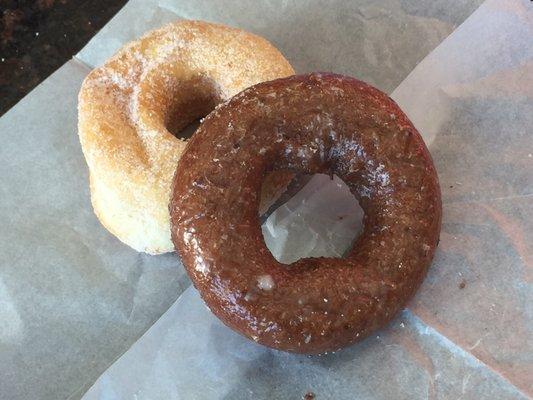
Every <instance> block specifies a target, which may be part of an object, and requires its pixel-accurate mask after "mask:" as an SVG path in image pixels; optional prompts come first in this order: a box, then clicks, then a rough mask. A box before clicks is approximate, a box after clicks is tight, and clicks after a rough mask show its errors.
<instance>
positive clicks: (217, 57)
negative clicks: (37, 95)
mask: <svg viewBox="0 0 533 400" xmlns="http://www.w3.org/2000/svg"><path fill="white" fill-rule="evenodd" d="M293 73H294V71H293V69H292V67H291V66H290V65H289V63H288V62H287V61H286V60H285V58H283V56H282V55H281V54H280V53H279V51H278V50H276V49H275V48H274V47H273V46H272V45H271V44H270V43H268V42H267V41H266V40H265V39H263V38H260V37H258V36H255V35H253V34H251V33H247V32H244V31H242V30H239V29H234V28H229V27H227V26H223V25H217V24H211V23H207V22H200V21H179V22H176V23H172V24H169V25H167V26H165V27H163V28H160V29H157V30H154V31H152V32H150V33H148V34H147V35H145V36H144V37H142V38H141V39H140V40H137V41H135V42H132V43H130V44H128V45H126V46H124V47H123V48H122V49H121V50H119V51H118V53H117V54H116V55H115V56H114V57H112V58H111V59H110V60H109V61H107V62H106V63H105V64H104V65H103V66H102V67H100V68H97V69H95V70H93V71H92V72H91V73H90V74H89V75H88V76H87V78H86V79H85V81H84V82H83V85H82V88H81V91H80V94H79V125H78V128H79V136H80V141H81V144H82V149H83V153H84V155H85V158H86V160H87V164H88V166H89V172H90V189H91V200H92V204H93V208H94V211H95V213H96V215H97V216H98V218H99V219H100V221H101V222H102V224H103V225H104V226H105V227H106V228H107V229H108V230H109V231H110V232H111V233H113V234H114V235H115V236H117V237H118V238H119V239H120V240H121V241H123V242H124V243H126V244H128V245H129V246H131V247H133V248H134V249H136V250H138V251H144V252H147V253H150V254H157V253H164V252H168V251H172V250H173V245H172V242H171V240H170V225H169V215H168V201H169V197H170V186H171V181H172V175H173V173H174V170H175V168H176V164H177V162H178V160H179V158H180V156H181V153H182V152H183V149H184V148H185V144H186V141H185V140H181V139H179V138H177V137H175V136H174V135H173V134H172V133H171V132H173V133H175V132H179V131H180V130H181V129H183V128H184V127H186V126H187V125H189V124H190V123H191V122H193V121H194V120H196V119H198V118H200V117H203V116H205V115H207V114H208V113H209V112H210V111H212V110H213V109H214V107H215V106H216V105H217V104H218V103H220V102H222V101H224V100H226V99H228V98H230V97H231V96H233V95H234V94H236V93H238V92H239V91H241V90H242V89H244V88H246V87H248V86H251V85H253V84H256V83H258V82H262V81H265V80H271V79H275V78H279V77H284V76H288V75H292V74H293Z"/></svg>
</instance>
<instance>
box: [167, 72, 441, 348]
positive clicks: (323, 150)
mask: <svg viewBox="0 0 533 400" xmlns="http://www.w3.org/2000/svg"><path fill="white" fill-rule="evenodd" d="M280 169H281V170H283V169H289V170H292V171H295V172H300V173H306V174H315V173H328V174H336V175H337V176H339V177H340V178H342V179H343V180H344V181H345V182H346V184H347V185H348V187H349V188H350V190H351V191H352V193H353V194H354V196H355V197H356V199H357V200H358V201H359V203H360V205H361V207H362V209H363V210H364V212H365V217H364V228H363V232H362V233H361V235H360V236H359V237H358V238H357V240H356V242H355V244H354V246H353V248H352V250H351V251H350V252H349V254H348V255H347V256H346V257H345V258H306V259H300V260H298V261H296V262H294V263H292V264H290V265H284V264H281V263H279V262H278V261H276V259H275V258H274V257H273V256H272V254H271V253H270V251H269V250H268V248H267V247H266V245H265V242H264V240H263V236H262V233H261V228H260V224H259V219H258V218H259V217H258V213H257V207H258V202H259V191H260V188H261V183H262V182H263V179H264V177H265V175H266V174H267V173H268V172H269V171H272V170H280ZM169 207H170V213H171V232H172V240H173V242H174V244H175V246H176V249H177V250H178V252H179V254H180V256H181V258H182V260H183V263H184V265H185V267H186V269H187V272H188V274H189V275H190V277H191V279H192V281H193V283H194V285H195V286H196V288H197V289H198V290H199V291H200V294H201V296H202V298H203V299H204V301H205V302H206V304H207V305H208V306H209V308H210V309H211V310H212V311H213V313H214V314H215V315H216V316H217V317H218V318H220V319H221V320H222V321H223V322H224V323H225V324H226V325H228V326H229V327H231V328H233V329H234V330H236V331H237V332H240V333H241V334H242V335H244V336H246V337H248V338H251V339H253V340H255V341H257V342H259V343H261V344H263V345H266V346H269V347H273V348H276V349H280V350H285V351H290V352H298V353H308V354H314V353H322V352H327V351H331V350H336V349H339V348H341V347H343V346H346V345H349V344H351V343H354V342H356V341H358V340H360V339H362V338H364V337H365V336H367V335H369V334H370V333H371V332H372V331H374V330H376V329H378V328H379V327H382V326H383V325H384V324H386V323H387V322H388V321H389V320H390V319H392V318H393V317H394V315H395V314H396V313H397V312H398V311H399V310H400V309H402V308H403V307H404V306H405V304H406V302H407V300H408V299H409V298H411V296H413V294H414V293H415V291H416V289H417V288H418V287H419V285H420V284H421V282H422V280H423V278H424V276H425V275H426V271H427V269H428V267H429V265H430V263H431V260H432V258H433V254H434V251H435V248H436V246H437V243H438V240H439V233H440V224H441V198H440V188H439V184H438V178H437V174H436V171H435V168H434V166H433V162H432V160H431V157H430V155H429V153H428V150H427V148H426V146H425V144H424V142H423V140H422V138H421V137H420V135H419V134H418V132H417V131H416V129H415V128H414V126H413V125H412V124H411V122H410V121H409V120H408V119H407V117H406V116H405V114H404V113H403V112H402V111H401V110H400V108H399V107H398V106H397V105H396V104H395V103H394V102H393V101H392V100H391V99H390V98H389V97H387V96H386V95H385V94H384V93H382V92H380V91H379V90H377V89H375V88H373V87H371V86H369V85H367V84H365V83H363V82H361V81H358V80H356V79H354V78H350V77H346V76H341V75H335V74H321V73H314V74H310V75H301V76H292V77H288V78H284V79H278V80H274V81H272V82H266V83H260V84H258V85H256V86H253V87H251V88H248V89H246V90H244V91H243V92H241V93H240V94H238V95H236V96H235V97H233V98H232V99H230V100H229V102H227V103H225V104H224V105H222V106H221V107H220V108H218V109H217V110H215V111H214V112H213V113H211V114H210V115H209V116H208V117H207V118H206V119H205V121H204V122H203V123H202V124H201V125H200V127H199V129H198V130H197V131H196V133H195V136H194V137H193V139H192V140H191V141H190V143H189V145H188V147H187V149H186V150H185V152H184V154H183V155H182V158H181V160H180V162H179V165H178V168H177V170H176V174H175V177H174V181H173V192H172V199H171V202H170V206H169Z"/></svg>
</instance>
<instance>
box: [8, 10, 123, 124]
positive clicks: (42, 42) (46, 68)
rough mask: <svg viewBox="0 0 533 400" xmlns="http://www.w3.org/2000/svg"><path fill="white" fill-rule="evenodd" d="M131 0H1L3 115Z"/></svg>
mask: <svg viewBox="0 0 533 400" xmlns="http://www.w3.org/2000/svg"><path fill="white" fill-rule="evenodd" d="M124 4H126V0H92V1H89V0H36V1H33V0H23V1H16V0H0V93H1V94H2V95H1V96H0V115H2V114H4V113H5V112H6V111H7V110H9V109H10V108H11V107H12V106H13V105H15V103H16V102H18V101H19V100H20V99H21V98H22V97H24V96H25V95H26V94H27V93H28V92H29V91H30V90H31V89H33V88H34V87H35V86H37V85H38V84H39V83H40V82H42V81H43V80H44V79H45V78H47V77H48V76H49V75H50V74H51V73H52V72H54V71H55V70H56V69H57V68H59V67H60V66H61V65H63V64H64V63H65V62H66V61H68V60H69V59H70V58H71V57H72V56H73V55H74V54H76V53H77V52H78V51H79V50H80V49H81V48H82V47H83V46H84V45H85V44H86V43H87V42H88V41H89V39H91V37H93V36H94V35H95V34H96V33H97V32H98V31H99V30H100V29H101V28H102V26H104V25H105V24H106V23H107V21H109V19H110V18H111V17H113V15H115V14H116V13H117V12H118V11H119V10H120V8H121V7H122V6H123V5H124Z"/></svg>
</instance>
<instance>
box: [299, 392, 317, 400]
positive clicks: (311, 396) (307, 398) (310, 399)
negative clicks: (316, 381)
mask: <svg viewBox="0 0 533 400" xmlns="http://www.w3.org/2000/svg"><path fill="white" fill-rule="evenodd" d="M315 397H316V396H315V394H314V393H313V392H307V393H306V394H304V396H303V397H302V399H303V400H313V399H314V398H315Z"/></svg>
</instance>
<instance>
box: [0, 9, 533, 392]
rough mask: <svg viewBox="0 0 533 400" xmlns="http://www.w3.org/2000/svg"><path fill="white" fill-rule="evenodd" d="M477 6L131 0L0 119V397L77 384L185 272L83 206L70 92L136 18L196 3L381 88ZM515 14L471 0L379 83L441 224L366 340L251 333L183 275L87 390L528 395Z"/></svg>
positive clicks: (526, 14) (524, 69)
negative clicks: (273, 339)
mask: <svg viewBox="0 0 533 400" xmlns="http://www.w3.org/2000/svg"><path fill="white" fill-rule="evenodd" d="M479 4H480V0H461V1H457V2H454V4H453V7H450V6H449V2H448V1H444V0H441V1H430V0H424V1H415V0H384V1H380V2H379V3H378V2H374V1H355V2H353V1H340V0H339V1H335V2H328V3H327V4H325V3H324V2H319V1H311V0H309V1H298V2H296V1H268V2H252V1H251V0H249V1H225V2H223V3H222V2H217V1H214V0H212V1H207V0H202V1H192V0H191V1H169V0H165V1H160V2H159V3H158V2H157V1H155V0H146V1H141V0H134V1H130V2H129V3H128V4H127V5H126V7H125V8H124V9H123V10H122V11H121V12H120V13H119V14H118V15H117V16H116V17H115V18H114V19H113V20H112V21H111V22H110V23H109V24H108V25H107V26H106V27H105V28H104V29H103V30H102V31H101V32H100V33H99V34H98V35H97V36H96V37H95V38H94V39H93V40H92V41H91V42H90V43H89V45H88V46H87V47H86V48H85V49H83V51H82V52H80V54H79V55H78V56H77V57H76V59H75V60H73V61H71V62H69V63H67V64H66V65H65V66H64V67H62V68H61V69H59V70H58V71H57V72H56V73H55V74H54V75H52V76H51V77H50V78H49V79H48V80H47V81H45V82H44V83H43V84H41V85H40V86H39V87H38V88H37V89H36V90H34V91H33V92H32V93H31V94H30V95H29V96H28V97H26V98H25V99H24V100H23V101H21V102H20V103H19V104H18V105H17V106H15V107H14V108H13V109H12V110H11V111H10V112H8V113H7V114H6V115H5V116H4V117H2V118H0V137H1V139H2V146H0V165H1V167H0V168H1V174H0V193H1V196H0V227H1V228H0V399H10V400H11V399H29V398H31V399H34V398H39V399H67V398H68V399H77V398H80V397H81V396H82V395H83V393H84V392H85V391H86V390H87V388H88V387H89V386H90V385H91V384H92V383H93V382H94V381H95V380H96V378H97V377H98V376H99V375H100V374H101V373H102V372H104V370H105V369H106V368H107V367H108V366H109V365H110V364H111V363H113V361H115V360H116V359H117V358H118V357H120V355H121V354H122V353H124V351H126V350H127V349H128V348H129V347H130V346H131V345H132V343H134V342H135V340H137V339H138V338H139V336H141V335H142V334H143V333H144V332H145V331H146V329H148V328H149V327H150V325H152V324H153V322H154V321H156V320H157V318H158V317H159V316H160V315H161V314H162V313H164V312H165V310H167V309H168V307H169V306H170V305H171V304H172V303H173V302H174V301H175V300H176V298H178V296H179V295H180V294H181V293H182V291H183V290H185V288H187V287H188V286H189V282H188V279H187V277H186V275H185V274H184V271H183V267H182V266H181V263H180V261H179V259H177V257H176V256H175V255H172V254H169V255H164V256H158V257H151V256H147V255H144V254H138V253H136V252H134V251H133V250H131V249H129V248H128V247H126V246H124V245H123V244H121V243H120V242H119V241H118V240H116V239H115V238H114V237H113V236H112V235H110V234H109V233H107V231H106V230H105V229H104V228H102V226H101V225H100V224H99V222H98V221H97V219H96V218H95V217H94V215H93V213H92V209H91V206H90V201H89V195H88V187H87V170H86V166H85V163H84V160H83V156H82V154H81V150H80V148H79V144H78V139H77V135H76V114H77V113H76V95H77V92H78V90H79V86H80V84H81V80H82V79H83V77H84V76H85V75H86V74H87V73H88V71H89V70H90V68H92V67H93V66H95V65H98V64H100V63H102V62H103V61H104V60H105V59H106V58H107V57H108V56H110V55H111V54H112V53H113V52H114V51H115V50H116V49H118V47H120V46H121V45H122V44H124V43H125V42H127V41H129V40H132V39H134V38H136V37H138V36H140V35H141V34H142V33H143V32H145V31H146V30H147V29H150V28H153V27H158V26H160V25H161V24H162V23H164V22H168V21H171V20H174V19H176V18H199V19H207V20H212V21H215V22H223V23H228V24H232V25H235V26H238V27H242V28H245V29H248V30H250V31H252V32H256V33H259V34H261V35H263V36H265V37H266V38H267V39H269V40H270V41H272V42H273V43H274V44H276V45H277V46H279V48H280V49H281V50H282V51H283V53H284V54H285V55H286V57H287V58H288V59H289V60H290V61H291V62H292V63H293V65H294V66H295V67H296V69H297V70H298V71H299V72H304V71H311V70H333V71H336V72H341V73H346V74H350V75H353V76H356V77H359V78H360V79H364V80H366V81H368V82H370V83H372V84H374V85H376V86H377V87H379V88H381V89H382V90H385V91H388V92H390V91H392V90H393V89H394V88H395V87H396V86H397V85H398V84H400V83H401V82H402V80H403V79H404V78H405V77H406V76H407V74H408V73H409V72H411V71H412V70H413V68H414V67H415V66H416V64H417V63H418V62H420V61H421V60H422V59H423V58H424V57H425V56H426V55H427V54H428V52H429V51H430V50H432V49H433V48H435V46H437V45H438V44H439V43H440V42H441V41H442V40H443V39H444V38H445V37H446V36H447V35H448V34H450V33H451V32H452V31H453V29H454V28H455V27H456V26H457V25H459V24H460V23H461V22H462V21H463V20H464V19H465V18H466V17H467V16H468V15H469V14H470V12H472V11H473V10H474V9H475V8H476V7H477V5H479ZM496 4H500V6H499V8H495V7H496ZM500 16H502V17H501V18H500ZM502 24H504V25H502ZM531 26H532V23H531V6H530V4H529V2H527V1H523V2H522V3H520V2H518V1H503V2H498V3H496V2H495V1H492V2H491V3H489V4H485V5H484V6H483V7H482V8H481V9H480V10H478V11H477V12H476V14H475V15H473V16H472V17H471V18H470V20H469V21H468V23H467V24H465V25H463V26H461V27H460V28H459V30H457V31H456V32H454V34H453V35H452V37H451V38H449V39H447V40H446V41H445V42H444V43H443V44H442V45H441V46H439V47H438V48H437V50H436V51H435V52H434V53H432V54H431V55H430V56H429V57H428V58H427V59H425V60H424V61H423V62H422V63H421V64H420V66H419V67H417V68H416V69H415V70H414V71H413V73H412V74H411V75H410V76H409V77H408V79H407V80H406V81H404V82H403V83H402V84H401V85H400V86H399V87H398V89H397V90H396V91H395V92H394V98H395V99H396V100H398V101H399V102H400V103H401V105H402V107H403V108H404V109H405V110H406V111H407V112H408V114H409V115H410V116H411V117H412V118H413V120H414V122H415V124H416V125H417V126H419V128H420V130H421V131H422V133H423V135H425V137H426V138H436V139H435V141H434V143H433V145H432V146H431V150H432V153H433V154H434V156H435V161H436V163H437V165H438V168H439V172H440V173H441V180H442V181H443V189H444V198H445V203H446V205H445V221H444V222H445V224H444V233H443V239H442V241H441V249H440V251H439V253H438V255H437V260H436V262H435V266H434V267H433V268H432V270H431V273H430V275H429V277H428V279H427V280H426V282H425V283H424V285H423V287H422V288H421V291H420V294H419V295H418V296H417V298H416V299H415V301H414V302H413V304H412V306H411V311H406V312H405V313H404V314H403V315H402V316H401V317H400V319H398V320H397V321H396V322H395V323H394V324H393V325H392V326H391V327H389V328H387V329H386V330H385V331H384V332H381V333H380V334H379V336H380V338H377V337H373V338H370V339H368V340H367V341H365V342H363V343H362V344H360V345H358V346H355V347H352V348H350V349H348V350H345V351H343V352H340V353H338V354H336V355H333V356H331V355H330V356H327V357H321V358H318V359H317V358H312V359H307V358H305V357H299V356H290V355H287V354H283V353H278V352H275V351H270V350H266V349H263V348H261V347H259V346H257V345H255V344H253V343H249V342H248V341H246V340H245V339H242V338H240V337H239V336H237V335H236V334H234V333H233V332H231V331H229V330H228V329H226V328H225V327H223V326H221V325H220V323H219V322H218V321H217V320H216V319H215V318H214V317H212V316H211V315H210V313H208V312H207V310H205V308H203V305H202V304H201V302H200V300H199V298H198V296H197V295H196V293H195V292H194V289H192V288H190V289H187V291H186V292H185V294H184V296H183V297H182V298H180V300H179V301H178V302H177V303H175V304H174V305H173V306H172V307H171V309H170V310H169V311H168V313H167V314H165V316H164V318H163V319H161V320H160V321H158V322H157V323H156V325H154V327H153V328H152V329H150V330H149V331H148V333H147V334H146V335H145V336H143V338H141V339H140V340H139V341H138V342H137V343H136V344H135V345H134V347H132V349H131V350H130V351H128V352H127V353H126V354H125V355H124V356H123V357H122V358H120V359H119V360H118V361H117V363H116V364H114V365H113V366H112V367H111V368H110V369H109V370H108V371H107V372H106V373H105V374H104V375H103V376H102V378H101V379H100V380H98V382H97V383H96V385H95V386H94V387H93V389H91V391H90V392H89V393H88V394H87V397H88V398H95V397H96V398H101V399H107V398H152V399H153V398H165V399H169V398H185V399H191V398H194V399H196V398H206V397H205V396H206V393H207V394H208V395H209V397H208V398H210V399H211V398H228V399H238V398H274V399H275V398H298V396H301V395H303V394H304V392H305V391H306V390H313V391H315V392H316V394H317V398H318V399H320V398H332V397H335V396H336V395H337V397H336V398H365V399H366V398H369V399H372V398H462V399H467V398H480V399H483V398H503V399H505V398H524V397H525V396H527V395H528V394H529V395H531V379H528V377H530V376H531V375H532V350H531V348H532V345H531V337H532V335H531V333H532V332H531V330H532V328H531V318H532V315H531V314H532V310H531V307H530V306H529V305H530V304H531V300H532V298H531V286H530V285H531V283H530V282H531V277H530V275H531V271H530V270H529V271H528V268H531V252H532V251H531V243H533V240H532V237H531V236H532V232H533V227H532V223H531V216H532V210H531V201H530V202H528V201H527V200H528V197H527V196H530V195H531V176H532V175H533V174H532V173H531V172H532V165H531V161H530V160H531V159H527V158H524V155H525V156H526V157H528V155H529V153H531V147H532V145H531V128H530V127H531V126H532V124H531V112H530V110H531V93H532V85H531V77H530V75H528V74H529V73H530V71H531V68H528V65H530V64H527V62H528V60H529V62H531V58H532V57H531V37H532V28H531ZM506 30H509V33H508V32H507V31H506ZM463 42H464V43H466V44H467V46H466V47H465V46H462V44H461V43H463ZM492 46H495V47H494V48H493V47H492ZM494 51H497V52H498V54H496V53H494ZM448 66H449V67H450V75H448V73H447V69H446V68H447V67H448ZM476 71H477V72H476ZM498 73H501V75H498ZM485 77H488V78H490V79H485V80H484V78H485ZM509 81H510V82H512V84H511V85H507V84H505V85H502V84H501V83H502V82H509ZM426 89H427V90H426ZM445 89H446V90H447V91H445ZM426 117H427V118H426ZM528 118H529V119H528ZM432 121H434V122H435V123H434V124H433V123H432ZM437 122H438V123H437ZM498 140H499V142H498ZM441 143H442V144H441ZM436 144H439V149H437V148H436ZM463 144H464V146H463ZM480 145H481V146H480ZM479 146H480V147H481V149H482V150H483V151H480V152H479V153H477V150H478V149H477V147H479ZM528 149H529V150H528ZM474 150H475V151H474ZM500 166H501V168H500ZM465 171H468V172H469V174H465ZM462 177H466V178H468V179H465V178H462ZM462 180H464V181H465V182H461V181H462ZM452 181H453V182H454V183H453V184H452V183H451V182H452ZM455 182H457V184H455ZM461 183H462V184H461ZM452 185H453V186H454V188H453V189H452V188H449V189H448V188H447V186H452ZM310 187H311V188H312V186H310ZM310 187H307V188H305V190H309V188H310ZM472 191H474V192H476V193H477V195H476V193H471V192H472ZM312 192H313V193H315V198H316V200H317V203H311V204H315V205H316V204H320V202H321V201H323V200H324V198H323V197H321V195H320V194H319V193H316V191H312ZM327 193H331V192H330V191H329V190H328V191H327ZM335 193H336V194H335V196H338V195H339V194H338V193H337V192H335ZM299 195H301V194H299ZM340 197H341V198H343V199H345V197H343V196H342V194H341V196H340ZM292 203H294V202H292ZM292 203H291V204H292ZM339 204H340V203H339ZM345 204H346V205H347V207H348V208H350V207H353V203H349V202H346V203H345ZM284 210H285V211H287V210H286V209H284V208H282V209H281V210H279V211H278V212H277V213H275V214H273V215H272V216H271V220H270V221H271V222H272V221H274V222H275V224H274V225H272V226H271V231H272V232H278V233H279V232H281V231H282V230H283V228H284V225H283V224H289V223H290V224H292V228H291V229H287V232H288V233H293V234H292V236H291V235H288V236H287V238H288V239H287V240H286V243H285V245H284V246H280V247H279V248H280V249H282V251H281V254H279V256H280V257H283V256H285V257H287V258H288V259H290V257H291V254H292V257H294V254H295V253H294V250H295V249H294V246H291V245H290V243H293V244H294V242H293V239H292V238H294V237H296V236H295V235H294V232H295V230H294V226H295V224H297V223H298V222H297V221H298V218H296V217H297V215H296V213H295V214H293V213H285V214H283V213H282V212H285V211H284ZM339 211H342V207H339ZM303 214H305V213H303ZM283 215H284V216H285V217H284V218H279V217H280V216H283ZM339 215H340V214H338V213H331V217H332V219H333V218H334V217H338V216H339ZM350 218H351V219H350ZM276 221H278V222H276ZM282 221H284V222H282ZM280 222H282V223H280ZM332 222H337V223H338V220H337V221H332ZM344 224H346V225H344ZM350 224H352V225H350ZM356 224H357V218H356V217H354V216H353V214H350V215H349V218H347V219H346V220H345V221H344V222H342V223H341V225H340V227H341V228H342V229H338V227H339V225H337V228H333V230H331V229H330V230H328V233H329V234H330V236H331V237H330V238H329V239H327V238H326V240H320V238H319V237H318V236H317V235H319V234H320V232H319V230H318V229H317V230H315V231H313V233H312V235H313V237H314V239H313V240H314V243H315V244H316V246H313V249H314V250H316V251H326V252H329V251H331V252H336V253H341V252H342V250H343V248H344V246H347V245H348V244H349V242H350V240H351V238H350V235H349V233H350V232H351V229H357V228H356ZM287 226H288V225H287ZM300 232H302V230H301V229H300ZM304 232H305V231H304ZM309 232H311V231H309ZM332 232H334V234H333V235H332ZM339 232H340V233H341V234H340V235H339ZM343 232H344V233H343ZM298 237H299V238H300V239H302V237H300V236H298ZM267 240H268V238H267ZM328 240H329V242H328ZM278 245H279V241H278ZM320 246H321V247H320ZM291 247H292V249H291ZM299 249H300V250H301V248H299ZM317 249H318V250H317ZM291 252H292V253H291ZM331 254H333V253H331ZM528 274H529V275H528ZM463 279H465V281H466V286H465V288H464V289H459V288H458V285H459V284H460V283H461V282H462V280H463ZM402 324H403V325H402ZM161 326H163V328H162V329H161ZM402 332H405V333H404V334H402ZM406 338H407V339H406ZM178 340H179V343H177V341H178ZM317 360H318V361H317ZM198 366H200V369H198V368H199V367H198ZM226 367H227V368H226ZM226 369H227V372H225V371H226ZM180 382H185V383H183V384H181V383H180ZM147 387H149V388H151V389H153V390H154V391H151V392H150V391H143V390H141V389H142V388H147ZM213 387H215V388H220V390H219V391H216V390H209V388H213ZM139 390H140V391H139ZM157 390H159V391H157ZM491 393H492V395H490V394H491ZM202 396H204V397H202ZM217 396H218V397H217ZM328 396H329V397H328ZM402 396H403V397H402Z"/></svg>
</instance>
